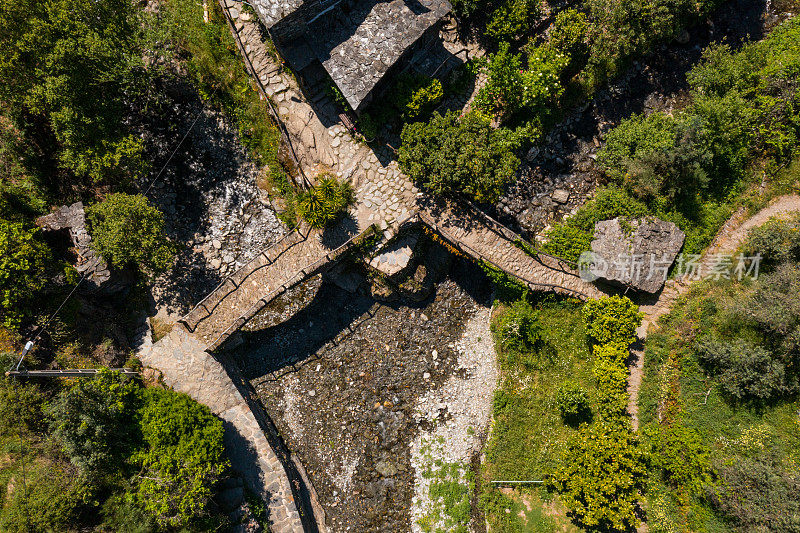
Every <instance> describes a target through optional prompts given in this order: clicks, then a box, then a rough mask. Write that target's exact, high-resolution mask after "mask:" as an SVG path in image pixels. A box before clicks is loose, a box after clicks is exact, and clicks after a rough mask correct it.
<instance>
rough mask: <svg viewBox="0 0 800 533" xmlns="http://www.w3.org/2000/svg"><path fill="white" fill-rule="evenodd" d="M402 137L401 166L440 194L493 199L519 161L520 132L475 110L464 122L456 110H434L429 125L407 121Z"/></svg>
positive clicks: (407, 172)
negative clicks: (497, 124)
mask: <svg viewBox="0 0 800 533" xmlns="http://www.w3.org/2000/svg"><path fill="white" fill-rule="evenodd" d="M402 141H403V144H402V146H401V147H400V150H399V163H400V168H401V169H402V170H403V172H405V173H406V174H408V175H409V177H411V179H412V180H414V182H415V183H416V184H417V185H418V186H420V187H423V188H425V189H428V190H430V191H431V192H433V193H434V194H438V195H443V196H456V195H458V194H466V195H467V196H469V197H471V198H473V199H474V200H476V201H478V202H494V201H496V200H497V198H498V197H499V196H500V194H501V193H502V191H503V188H504V187H505V185H506V184H507V183H509V182H510V181H511V180H512V178H513V177H514V173H515V172H516V170H517V166H518V165H519V159H517V157H516V156H515V155H514V151H515V150H516V149H517V148H519V145H520V139H519V138H518V136H517V135H515V134H514V133H513V132H511V131H508V130H505V129H502V128H500V129H494V128H493V127H492V124H491V121H490V120H489V119H488V118H486V117H484V116H482V115H480V114H478V113H474V112H473V113H469V114H467V115H465V116H464V117H463V118H462V119H460V120H459V116H458V114H457V113H455V112H452V111H449V112H448V113H447V114H446V115H444V116H442V115H440V114H438V113H434V114H433V117H432V118H431V120H430V121H429V122H428V123H421V122H418V123H414V124H406V125H405V126H404V127H403V133H402Z"/></svg>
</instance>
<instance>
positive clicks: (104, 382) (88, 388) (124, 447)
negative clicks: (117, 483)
mask: <svg viewBox="0 0 800 533" xmlns="http://www.w3.org/2000/svg"><path fill="white" fill-rule="evenodd" d="M138 401H139V396H138V386H137V385H136V384H135V383H134V382H132V381H131V380H130V379H128V378H126V377H124V376H122V375H121V374H120V373H118V372H112V371H110V370H107V369H106V370H103V371H101V372H100V374H98V375H97V377H95V378H94V379H91V380H89V379H85V380H79V381H78V382H76V383H75V385H73V386H72V387H71V388H68V389H65V390H64V391H62V392H61V394H59V395H58V396H57V397H56V399H55V400H54V401H53V403H52V404H51V405H50V407H49V408H48V416H49V419H50V426H51V430H52V436H53V438H54V439H55V440H56V442H58V443H59V445H60V446H61V448H62V449H63V450H64V453H65V454H66V455H67V457H69V459H70V461H71V462H72V464H74V465H75V466H77V467H78V468H80V469H81V471H82V472H83V473H84V474H86V475H88V476H95V475H103V474H109V473H112V472H114V471H116V470H117V469H118V468H119V465H120V464H121V463H122V461H123V459H124V457H125V456H126V454H127V453H130V451H131V448H132V447H133V446H134V444H135V440H136V430H135V415H136V412H137V408H138Z"/></svg>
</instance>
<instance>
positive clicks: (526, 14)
mask: <svg viewBox="0 0 800 533" xmlns="http://www.w3.org/2000/svg"><path fill="white" fill-rule="evenodd" d="M540 13H541V2H540V0H503V1H502V3H501V4H500V7H498V8H497V9H496V10H495V11H494V12H493V13H492V14H491V16H490V18H489V23H488V24H487V25H486V34H487V35H489V36H491V37H494V38H495V39H497V40H498V41H503V42H505V41H506V40H509V39H514V38H516V37H519V36H521V35H524V34H525V33H527V31H528V30H529V29H530V25H531V22H532V21H533V20H534V19H536V17H538V16H539V15H540Z"/></svg>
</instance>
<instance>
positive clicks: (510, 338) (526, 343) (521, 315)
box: [496, 298, 542, 353]
mask: <svg viewBox="0 0 800 533" xmlns="http://www.w3.org/2000/svg"><path fill="white" fill-rule="evenodd" d="M496 329H497V330H498V332H499V334H500V339H501V340H500V342H501V343H502V345H503V348H504V349H506V350H510V351H512V352H516V353H522V352H528V351H531V350H533V349H534V348H535V347H536V345H537V344H538V343H539V342H540V341H541V340H542V326H541V323H540V322H539V312H538V311H536V310H535V309H534V308H533V307H532V306H531V304H530V303H528V300H527V299H525V298H521V299H519V300H517V301H516V302H515V303H514V304H513V305H512V306H511V307H510V308H509V309H508V310H506V312H505V313H503V315H502V316H501V317H500V319H499V320H498V321H497V328H496Z"/></svg>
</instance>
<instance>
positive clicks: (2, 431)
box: [0, 378, 46, 439]
mask: <svg viewBox="0 0 800 533" xmlns="http://www.w3.org/2000/svg"><path fill="white" fill-rule="evenodd" d="M45 399H46V398H45V395H44V394H43V393H42V391H41V390H40V389H39V387H37V386H36V385H34V384H32V383H21V382H18V381H16V380H13V379H9V378H0V439H2V438H3V437H9V436H12V435H18V434H19V433H22V434H26V435H30V434H33V433H36V432H40V431H41V430H42V425H43V424H42V422H43V421H44V413H43V408H44V403H45Z"/></svg>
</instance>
